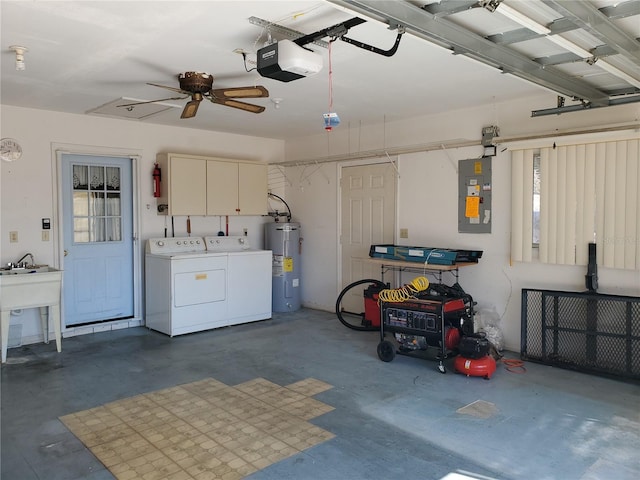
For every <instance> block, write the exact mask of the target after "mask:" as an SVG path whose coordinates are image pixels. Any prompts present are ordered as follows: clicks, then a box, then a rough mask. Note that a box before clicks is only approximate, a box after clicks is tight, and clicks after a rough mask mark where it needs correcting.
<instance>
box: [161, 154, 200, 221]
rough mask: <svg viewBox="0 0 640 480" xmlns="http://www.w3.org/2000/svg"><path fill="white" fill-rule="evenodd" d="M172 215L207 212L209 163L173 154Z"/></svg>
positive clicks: (171, 173) (171, 171) (171, 160)
mask: <svg viewBox="0 0 640 480" xmlns="http://www.w3.org/2000/svg"><path fill="white" fill-rule="evenodd" d="M170 162H171V166H170V176H171V178H170V179H169V184H170V189H171V190H170V195H169V202H170V207H169V208H170V212H171V215H206V214H207V163H206V161H204V160H201V159H196V158H189V157H180V156H172V157H171V159H170Z"/></svg>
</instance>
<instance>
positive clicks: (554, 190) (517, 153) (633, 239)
mask: <svg viewBox="0 0 640 480" xmlns="http://www.w3.org/2000/svg"><path fill="white" fill-rule="evenodd" d="M537 156H539V160H538V159H537V158H536V157H537ZM511 162H512V170H511V174H512V222H511V223H512V235H511V258H512V260H513V261H519V262H530V261H531V260H532V257H533V249H534V231H535V230H537V229H534V225H536V222H538V223H537V225H539V238H538V245H537V246H538V248H539V260H540V262H542V263H550V264H564V265H586V264H587V262H588V244H589V242H594V241H595V242H596V244H597V252H598V258H597V263H598V265H601V266H603V267H609V268H620V269H631V270H640V219H639V218H638V217H639V216H640V195H639V194H638V186H639V185H640V167H639V163H640V139H638V138H633V139H624V140H617V141H603V142H597V143H582V144H574V145H561V146H555V145H554V146H552V147H543V148H537V149H536V148H527V149H514V150H512V152H511ZM534 165H535V167H534ZM536 197H537V198H536ZM538 200H539V214H538V213H537V212H536V210H537V208H538V205H537V204H536V202H537V201H538ZM538 217H539V218H538Z"/></svg>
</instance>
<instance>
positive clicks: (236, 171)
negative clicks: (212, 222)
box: [157, 153, 268, 215]
mask: <svg viewBox="0 0 640 480" xmlns="http://www.w3.org/2000/svg"><path fill="white" fill-rule="evenodd" d="M157 162H158V164H159V165H160V168H161V169H162V185H161V197H160V198H159V199H158V205H167V207H166V208H165V209H164V210H163V211H162V212H159V213H163V214H167V215H266V213H267V209H268V204H267V191H268V184H267V182H268V180H267V165H266V164H264V163H259V162H248V161H242V160H230V159H224V158H214V157H203V156H195V155H182V154H176V153H161V154H158V155H157Z"/></svg>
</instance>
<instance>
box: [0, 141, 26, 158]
mask: <svg viewBox="0 0 640 480" xmlns="http://www.w3.org/2000/svg"><path fill="white" fill-rule="evenodd" d="M20 157H22V147H21V146H20V144H19V143H18V141H17V140H14V139H13V138H3V139H1V140H0V158H1V159H2V160H4V161H5V162H15V161H16V160H18V159H19V158H20Z"/></svg>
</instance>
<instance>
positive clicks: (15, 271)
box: [0, 265, 55, 275]
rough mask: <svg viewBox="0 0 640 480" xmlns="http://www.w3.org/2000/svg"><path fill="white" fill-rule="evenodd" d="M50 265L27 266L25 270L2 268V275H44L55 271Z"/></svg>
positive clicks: (0, 270) (0, 271)
mask: <svg viewBox="0 0 640 480" xmlns="http://www.w3.org/2000/svg"><path fill="white" fill-rule="evenodd" d="M54 270H55V269H52V268H51V267H50V266H49V265H27V266H26V267H24V268H8V267H7V268H2V269H0V275H19V274H21V273H43V272H50V271H54Z"/></svg>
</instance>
